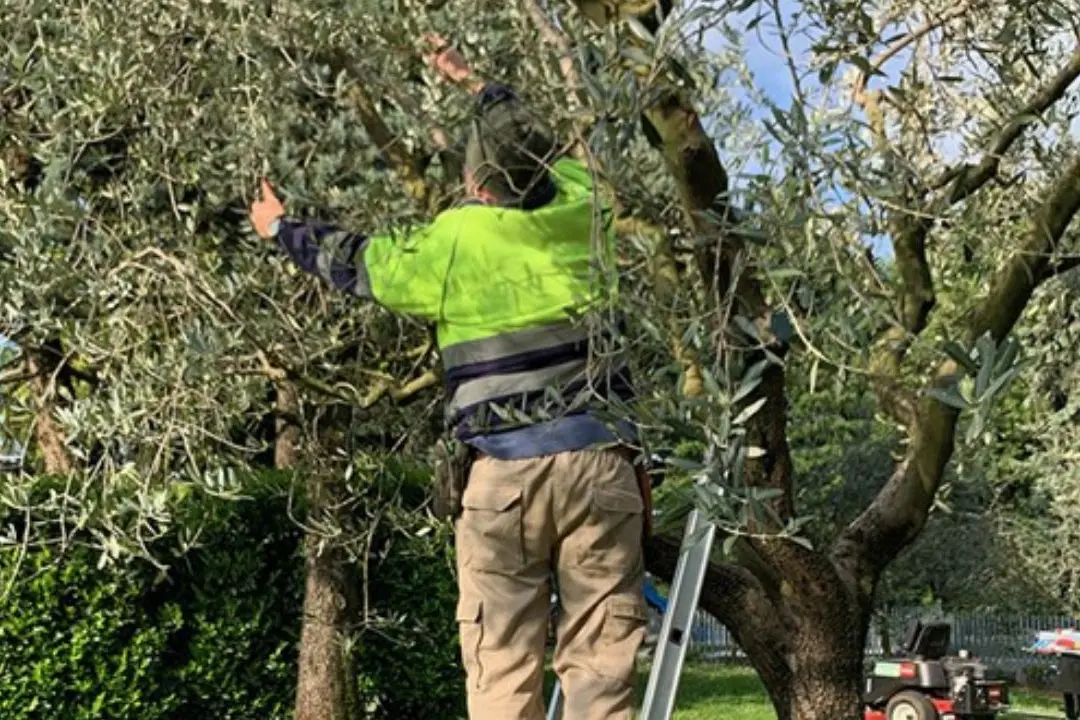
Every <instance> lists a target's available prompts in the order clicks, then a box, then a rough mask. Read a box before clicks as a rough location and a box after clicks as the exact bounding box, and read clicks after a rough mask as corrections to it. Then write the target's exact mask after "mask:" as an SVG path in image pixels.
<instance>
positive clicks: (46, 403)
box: [26, 342, 72, 475]
mask: <svg viewBox="0 0 1080 720" xmlns="http://www.w3.org/2000/svg"><path fill="white" fill-rule="evenodd" d="M62 360H63V355H62V354H61V353H60V344H59V342H55V343H47V344H46V345H45V346H43V347H41V348H33V349H29V350H26V373H27V375H29V376H30V390H31V392H32V393H33V396H34V405H35V412H34V440H35V441H36V442H37V447H38V452H40V453H41V462H42V467H43V469H44V471H45V473H46V474H48V475H68V474H70V473H71V470H72V462H71V455H70V453H69V452H68V449H67V442H66V439H65V437H64V431H63V430H62V429H61V427H60V424H59V423H58V422H57V421H56V414H55V413H56V408H57V402H56V398H57V394H56V388H57V384H58V383H59V382H60V381H61V378H60V374H61V373H60V370H61V369H62V368H61V361H62Z"/></svg>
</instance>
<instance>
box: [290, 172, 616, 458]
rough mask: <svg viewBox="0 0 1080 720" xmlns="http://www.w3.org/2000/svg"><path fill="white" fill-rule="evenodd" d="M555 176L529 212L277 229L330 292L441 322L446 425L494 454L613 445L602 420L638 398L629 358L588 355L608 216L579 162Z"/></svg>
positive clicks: (471, 211)
mask: <svg viewBox="0 0 1080 720" xmlns="http://www.w3.org/2000/svg"><path fill="white" fill-rule="evenodd" d="M552 178H553V180H554V183H555V187H556V193H555V196H554V198H553V199H552V200H551V201H550V202H548V203H547V204H545V205H543V206H541V207H538V208H536V209H532V210H520V209H514V208H505V207H493V206H488V205H480V204H472V205H463V206H460V207H455V208H452V209H450V210H447V211H445V212H442V213H440V214H439V215H438V216H437V217H436V218H435V219H434V221H432V222H431V224H429V225H427V226H425V227H422V228H419V229H417V230H415V231H414V232H411V233H407V234H397V233H388V234H383V235H373V236H370V237H365V236H362V235H355V234H352V233H348V232H345V231H342V230H339V229H336V228H334V227H330V226H324V225H320V226H316V225H306V224H302V223H297V222H292V221H284V222H282V224H281V227H280V230H279V232H278V234H277V238H278V242H279V243H280V244H281V246H282V247H283V248H284V249H285V250H286V252H288V253H289V255H290V256H291V257H292V258H293V260H294V261H295V262H296V263H297V264H298V265H299V266H300V267H302V268H303V269H305V270H307V271H308V272H311V273H314V274H316V275H318V276H320V277H322V278H323V279H324V280H325V281H327V282H328V283H330V284H331V285H333V286H334V287H337V288H339V289H341V290H344V291H346V292H349V293H351V294H353V295H355V296H357V297H360V298H364V299H369V300H374V301H376V302H378V303H379V304H381V305H383V306H385V307H387V308H388V309H390V310H393V311H396V312H400V313H403V314H408V315H413V316H417V317H420V318H423V319H425V320H428V321H430V322H432V323H434V325H435V328H436V333H437V339H438V345H439V349H440V351H441V355H442V361H443V365H444V369H445V379H446V384H447V397H448V405H447V415H448V419H449V421H450V422H451V424H452V425H454V426H455V428H456V430H457V434H458V436H459V437H460V438H462V439H465V440H468V441H470V442H473V444H475V445H477V446H478V447H481V449H482V450H483V451H485V452H488V454H491V455H494V456H497V457H500V456H501V457H523V456H529V455H535V454H547V453H549V452H557V451H560V450H569V449H578V447H575V446H579V445H580V446H581V447H588V446H592V445H595V444H597V443H605V442H611V441H612V440H613V438H614V436H613V435H612V432H611V429H610V428H608V427H607V426H606V424H605V423H603V422H602V421H600V420H599V419H598V417H597V415H596V413H595V412H594V411H595V410H596V409H597V408H598V407H600V406H601V405H602V404H603V403H604V401H606V400H607V399H610V397H611V396H612V395H614V396H617V397H620V398H622V399H629V398H630V397H631V396H632V391H631V389H630V381H629V377H628V373H627V371H626V367H625V364H624V363H623V362H622V360H621V358H619V357H618V356H617V355H616V356H615V357H614V358H607V359H606V360H604V361H598V360H597V358H596V357H595V353H593V355H592V357H590V352H589V349H590V332H589V329H588V327H586V323H585V322H583V321H582V320H583V319H584V318H586V317H588V316H589V311H591V310H598V309H603V308H608V307H610V303H611V301H612V300H613V299H614V290H615V286H616V284H617V273H616V271H615V269H614V262H613V260H614V229H613V227H612V223H611V214H610V211H609V210H608V209H607V208H606V207H605V206H604V205H603V204H602V203H598V202H596V200H597V198H596V197H595V195H594V187H593V183H592V178H591V175H590V173H589V171H588V169H587V168H586V167H585V166H584V165H582V164H581V163H580V162H578V161H576V160H573V159H570V158H563V159H560V160H558V161H557V162H556V163H555V164H554V165H553V167H552ZM592 335H593V340H594V341H595V332H594V333H592ZM556 399H557V401H556ZM511 430H513V431H514V432H510V431H511ZM627 431H628V429H627V428H621V430H620V433H619V435H620V436H623V435H625V434H626V432H627Z"/></svg>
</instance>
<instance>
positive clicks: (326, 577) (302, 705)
mask: <svg viewBox="0 0 1080 720" xmlns="http://www.w3.org/2000/svg"><path fill="white" fill-rule="evenodd" d="M320 484H321V483H319V482H318V481H317V480H309V481H308V497H309V502H311V498H313V497H318V495H319V493H320V489H319V487H318V486H319V485H320ZM304 551H305V554H306V556H307V568H306V574H307V582H306V583H305V587H304V626H303V631H302V633H301V637H300V674H299V680H298V682H297V688H296V719H297V720H350V718H351V717H352V716H353V707H354V705H355V703H354V702H353V691H352V684H353V680H354V678H353V673H352V667H351V663H350V662H349V657H348V655H349V653H348V644H347V639H348V632H349V622H348V613H349V612H350V611H352V609H353V608H352V605H353V603H352V602H350V596H351V595H352V593H351V592H349V588H348V585H349V582H348V575H347V572H346V570H345V568H346V566H347V564H346V560H347V558H345V557H344V553H343V551H342V550H341V549H340V548H338V547H335V546H331V545H327V546H323V543H322V538H321V537H319V536H318V535H317V534H316V533H314V532H309V534H308V536H307V538H306V539H305V540H304Z"/></svg>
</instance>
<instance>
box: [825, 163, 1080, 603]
mask: <svg viewBox="0 0 1080 720" xmlns="http://www.w3.org/2000/svg"><path fill="white" fill-rule="evenodd" d="M1078 211H1080V154H1077V155H1076V156H1075V157H1074V158H1073V159H1072V160H1071V162H1070V163H1069V166H1068V167H1067V168H1066V170H1065V172H1064V173H1063V175H1062V176H1061V177H1060V178H1059V179H1058V181H1057V182H1056V183H1055V184H1054V186H1053V187H1052V188H1051V189H1050V192H1049V194H1048V195H1047V197H1046V199H1045V200H1044V202H1043V203H1042V204H1041V205H1040V206H1039V207H1038V208H1037V209H1036V210H1035V211H1034V213H1033V217H1032V230H1031V232H1030V233H1029V234H1028V236H1027V238H1026V240H1025V241H1024V243H1023V245H1022V246H1021V247H1020V248H1018V249H1017V250H1016V251H1015V252H1014V253H1013V255H1012V257H1011V258H1010V259H1009V260H1008V262H1006V263H1005V265H1004V266H1002V267H1001V268H1000V269H999V270H998V272H997V274H996V275H995V276H994V278H993V280H992V282H991V283H990V290H989V292H988V293H987V295H986V297H985V298H983V300H982V301H981V302H980V303H979V305H978V306H977V307H976V308H975V311H974V312H973V313H972V314H971V316H970V317H971V320H970V322H969V324H968V328H967V331H966V341H967V344H968V346H971V345H973V344H974V343H975V342H976V341H977V340H978V339H979V338H980V337H982V336H983V335H984V334H986V333H989V334H990V336H991V337H992V338H993V339H994V340H995V341H996V342H1001V341H1002V340H1003V339H1004V338H1005V336H1006V335H1007V334H1008V333H1009V332H1010V331H1011V330H1012V328H1013V326H1014V325H1015V324H1016V321H1017V320H1018V319H1019V318H1020V315H1021V313H1022V312H1023V310H1024V308H1025V307H1026V306H1027V304H1028V302H1029V301H1030V299H1031V296H1032V294H1033V293H1034V292H1035V290H1036V288H1037V287H1038V286H1039V284H1040V283H1041V282H1043V281H1044V280H1045V279H1046V278H1047V277H1049V276H1050V275H1051V273H1049V272H1048V269H1049V268H1051V267H1052V266H1053V261H1052V256H1053V252H1054V249H1055V247H1056V246H1057V244H1058V241H1059V240H1060V238H1061V237H1062V236H1063V235H1064V233H1065V231H1066V229H1067V228H1068V226H1069V224H1070V223H1071V222H1072V220H1073V218H1074V217H1075V216H1076V214H1077V212H1078ZM958 374H959V371H958V368H957V367H956V363H954V362H953V361H951V360H950V361H948V362H945V363H942V364H941V365H940V366H939V368H938V371H937V374H936V376H935V378H934V380H933V382H932V383H931V386H932V387H948V386H949V385H951V384H952V383H955V382H956V380H957V377H958ZM958 418H959V413H958V412H957V411H956V410H955V409H953V408H951V407H948V406H946V405H945V404H943V403H941V402H939V401H937V400H936V399H934V398H933V397H930V396H929V395H923V397H922V398H921V399H920V401H919V405H918V414H917V416H916V424H915V428H914V433H913V438H912V442H911V444H910V446H909V449H908V453H907V456H906V458H905V459H904V461H903V462H902V463H900V465H899V466H898V467H897V468H896V470H895V472H893V474H892V476H891V477H890V478H889V480H888V482H886V483H885V486H884V487H883V488H882V489H881V491H880V492H879V493H878V495H877V497H875V498H874V500H873V502H872V503H871V504H870V506H869V507H867V509H866V510H865V511H864V512H863V513H862V514H861V515H860V516H859V517H858V518H856V519H855V520H854V521H853V522H852V523H851V525H849V526H848V528H847V529H846V530H845V531H844V532H843V533H842V534H841V535H840V537H839V538H838V539H837V541H836V543H835V544H834V546H833V557H834V559H835V560H836V562H837V563H838V564H839V565H840V566H841V567H844V568H846V569H847V570H848V571H849V572H851V573H852V575H853V576H854V577H856V578H857V579H858V581H859V582H860V583H861V584H867V583H869V584H870V585H871V586H872V584H873V582H874V581H876V579H877V578H878V577H879V575H880V573H881V571H882V570H883V569H884V568H885V567H886V566H887V565H888V563H889V562H891V561H892V559H893V558H895V557H896V555H897V554H898V553H899V552H900V551H901V550H902V549H903V548H905V547H906V546H907V545H909V544H910V543H911V542H912V541H913V540H914V539H915V538H916V537H917V536H918V534H919V532H920V531H921V530H922V528H923V526H924V525H925V523H926V519H927V517H928V515H929V512H930V507H931V505H932V504H933V501H934V497H935V495H936V494H937V490H938V488H939V486H940V485H941V478H942V476H943V474H944V471H945V466H946V464H947V463H948V461H949V459H950V458H951V456H952V453H953V449H954V439H955V432H956V423H957V420H958Z"/></svg>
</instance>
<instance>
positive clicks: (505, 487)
mask: <svg viewBox="0 0 1080 720" xmlns="http://www.w3.org/2000/svg"><path fill="white" fill-rule="evenodd" d="M521 495H522V493H521V487H520V486H514V485H511V484H502V483H500V482H499V481H498V480H492V481H484V482H480V483H470V484H469V485H467V486H466V487H465V494H464V495H463V496H462V498H461V506H462V513H461V520H460V522H459V525H458V539H457V542H458V552H459V553H461V554H462V564H463V566H465V567H472V568H476V569H477V570H488V571H497V572H517V571H519V570H521V569H522V568H523V567H524V566H525V547H524V538H523V537H522V527H521Z"/></svg>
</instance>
